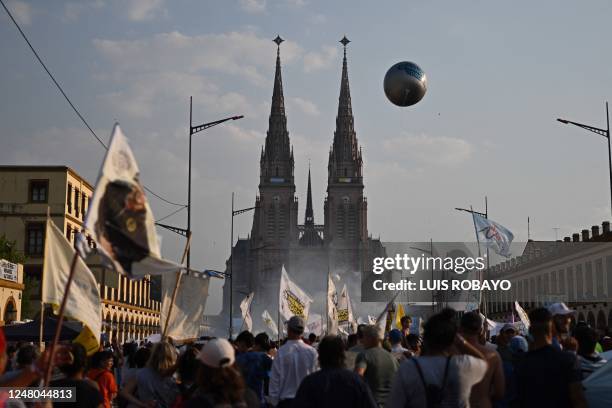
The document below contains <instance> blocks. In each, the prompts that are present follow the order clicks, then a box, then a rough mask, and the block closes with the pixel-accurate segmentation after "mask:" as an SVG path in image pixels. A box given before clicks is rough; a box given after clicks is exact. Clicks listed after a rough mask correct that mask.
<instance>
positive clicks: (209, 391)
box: [185, 339, 260, 408]
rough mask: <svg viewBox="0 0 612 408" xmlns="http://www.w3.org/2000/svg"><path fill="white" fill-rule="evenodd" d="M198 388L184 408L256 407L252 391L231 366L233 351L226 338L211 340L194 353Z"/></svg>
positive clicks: (256, 401) (255, 397)
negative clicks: (195, 355)
mask: <svg viewBox="0 0 612 408" xmlns="http://www.w3.org/2000/svg"><path fill="white" fill-rule="evenodd" d="M198 360H199V362H200V366H199V369H198V374H197V384H198V388H197V390H196V391H195V392H194V394H193V396H192V397H191V399H190V400H189V401H187V403H186V404H185V407H186V408H213V407H247V408H257V407H259V404H260V403H259V400H258V398H257V396H256V395H255V393H254V392H253V391H252V390H250V389H249V388H248V387H247V386H246V385H245V383H244V380H243V379H242V376H241V375H240V372H239V371H238V369H237V368H236V367H235V366H234V362H235V351H234V347H232V345H231V344H230V342H229V341H227V340H225V339H212V340H210V341H209V342H208V343H206V344H205V345H204V347H202V350H201V351H200V353H199V354H198Z"/></svg>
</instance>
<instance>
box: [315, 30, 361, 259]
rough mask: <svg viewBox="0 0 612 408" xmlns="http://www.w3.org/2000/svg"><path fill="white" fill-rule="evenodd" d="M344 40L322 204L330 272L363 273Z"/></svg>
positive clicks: (357, 156) (357, 154)
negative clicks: (338, 91) (336, 111)
mask: <svg viewBox="0 0 612 408" xmlns="http://www.w3.org/2000/svg"><path fill="white" fill-rule="evenodd" d="M349 42H350V41H349V40H348V39H347V38H346V37H344V38H342V40H340V43H342V45H343V46H344V58H343V60H342V78H341V82H340V97H339V100H338V116H337V117H336V131H335V132H334V142H333V145H332V147H331V150H330V152H329V162H328V166H327V171H328V180H327V198H326V200H325V235H324V237H325V243H326V244H327V245H328V247H329V252H330V253H329V256H330V258H329V259H330V270H332V271H334V270H339V271H341V270H347V271H358V270H362V269H363V268H362V267H363V265H364V262H365V258H364V257H363V255H364V254H363V252H364V250H366V251H367V245H368V229H367V202H366V199H365V197H364V196H363V173H362V166H363V162H362V158H361V150H360V148H359V145H358V143H357V135H356V134H355V126H354V119H353V110H352V107H351V92H350V88H349V79H348V68H347V62H346V46H347V45H348V43H349Z"/></svg>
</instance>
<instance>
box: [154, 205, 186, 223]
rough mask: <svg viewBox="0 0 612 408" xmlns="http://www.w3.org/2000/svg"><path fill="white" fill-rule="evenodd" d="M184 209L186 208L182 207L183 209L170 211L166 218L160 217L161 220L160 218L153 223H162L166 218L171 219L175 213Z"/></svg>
mask: <svg viewBox="0 0 612 408" xmlns="http://www.w3.org/2000/svg"><path fill="white" fill-rule="evenodd" d="M185 208H187V206H184V207H181V208H179V209H178V210H175V211H172V212H171V213H170V214H168V215H166V216H164V217H161V218H160V219H158V220H155V222H162V221H163V220H165V219H166V218H170V217H172V216H173V215H174V214H176V213H177V212H179V211H183V210H184V209H185Z"/></svg>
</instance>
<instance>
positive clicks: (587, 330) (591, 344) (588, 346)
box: [574, 326, 607, 379]
mask: <svg viewBox="0 0 612 408" xmlns="http://www.w3.org/2000/svg"><path fill="white" fill-rule="evenodd" d="M574 338H575V339H576V341H577V342H578V361H579V362H580V371H581V372H582V379H585V378H587V377H588V376H589V375H591V374H593V371H595V370H598V369H600V368H601V367H603V366H604V365H605V364H606V363H607V360H606V359H605V358H603V357H602V356H600V355H599V353H597V352H596V351H595V345H596V344H597V332H596V331H595V329H593V328H592V327H590V326H582V327H578V328H576V329H575V330H574Z"/></svg>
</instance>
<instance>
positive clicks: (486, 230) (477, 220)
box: [472, 213, 514, 257]
mask: <svg viewBox="0 0 612 408" xmlns="http://www.w3.org/2000/svg"><path fill="white" fill-rule="evenodd" d="M472 217H473V218H474V226H475V228H476V234H477V237H476V238H477V239H478V241H479V242H480V243H482V244H484V245H485V246H486V247H487V248H490V249H492V250H493V251H495V253H497V254H498V255H501V256H505V257H510V256H511V255H512V254H511V253H510V244H512V240H513V239H514V234H512V232H510V230H509V229H507V228H506V227H504V226H502V225H500V224H498V223H496V222H495V221H492V220H490V219H488V218H485V217H483V216H482V215H479V214H476V213H472Z"/></svg>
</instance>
